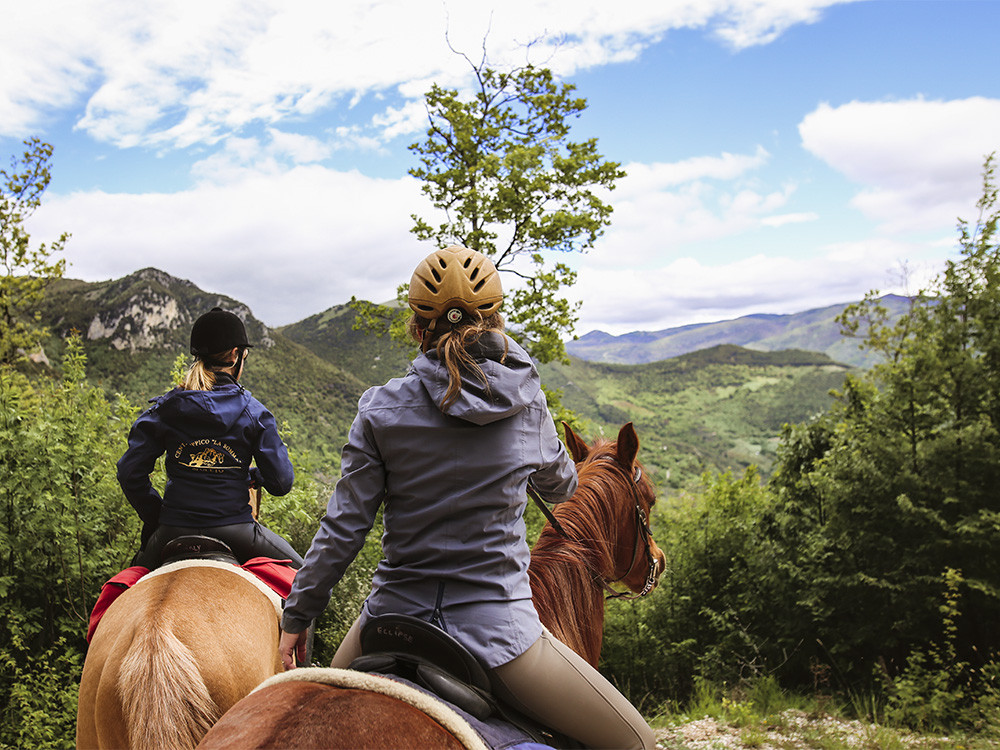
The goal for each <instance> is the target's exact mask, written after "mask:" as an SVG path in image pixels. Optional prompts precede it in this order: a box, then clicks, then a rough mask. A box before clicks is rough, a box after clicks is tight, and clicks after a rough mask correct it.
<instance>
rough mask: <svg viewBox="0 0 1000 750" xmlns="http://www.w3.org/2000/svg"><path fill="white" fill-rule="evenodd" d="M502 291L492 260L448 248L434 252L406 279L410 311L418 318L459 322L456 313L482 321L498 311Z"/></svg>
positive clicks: (474, 252) (459, 318)
mask: <svg viewBox="0 0 1000 750" xmlns="http://www.w3.org/2000/svg"><path fill="white" fill-rule="evenodd" d="M502 302H503V288H502V286H501V284H500V274H499V272H497V267H496V266H495V265H493V261H491V260H490V259H489V258H487V257H486V256H485V255H483V254H482V253H480V252H477V251H476V250H470V249H469V248H467V247H460V246H458V245H452V246H451V247H446V248H445V249H444V250H435V251H434V252H433V253H431V254H430V255H428V256H427V257H426V258H424V259H423V260H422V261H420V265H418V266H417V269H416V270H415V271H414V272H413V276H412V277H411V278H410V308H411V309H412V310H413V312H415V313H416V314H417V315H419V316H420V317H421V318H427V319H428V320H437V319H438V318H440V317H441V316H442V315H447V316H448V318H447V319H448V321H449V322H450V323H452V324H456V323H459V322H460V321H461V319H462V315H461V312H459V311H460V310H464V311H465V312H466V313H468V314H469V315H471V316H472V317H474V318H486V317H488V316H490V315H492V314H493V313H495V312H496V311H497V310H499V309H500V304H501V303H502Z"/></svg>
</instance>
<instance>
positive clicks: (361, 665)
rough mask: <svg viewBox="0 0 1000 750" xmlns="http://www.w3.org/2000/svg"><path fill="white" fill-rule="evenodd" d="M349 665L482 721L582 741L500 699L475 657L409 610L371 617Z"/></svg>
mask: <svg viewBox="0 0 1000 750" xmlns="http://www.w3.org/2000/svg"><path fill="white" fill-rule="evenodd" d="M361 653H362V655H361V656H359V657H358V658H357V659H355V660H354V661H352V662H351V664H350V669H353V670H356V671H360V672H370V673H374V674H382V675H393V676H396V677H401V678H403V679H404V680H408V681H409V682H411V683H413V684H415V685H417V686H419V687H421V688H423V689H424V690H427V691H429V692H430V693H432V694H434V695H436V696H437V697H438V698H441V699H442V700H444V701H447V702H448V703H451V704H452V705H454V706H457V707H458V708H459V709H461V710H462V711H464V712H466V713H467V714H469V715H470V716H472V717H474V718H475V719H478V720H480V721H482V722H488V721H496V720H499V721H504V722H508V723H509V724H511V725H513V726H515V727H517V729H519V730H520V731H522V732H523V733H524V734H526V735H527V736H529V737H531V738H532V740H533V741H535V742H537V743H541V744H543V745H547V746H550V747H563V748H571V747H580V745H579V744H577V743H575V742H573V741H572V740H570V739H569V738H567V737H564V736H562V735H558V734H555V733H553V732H552V731H550V730H549V729H547V728H546V727H543V726H541V725H540V724H538V723H537V722H535V721H533V720H531V719H529V718H528V717H527V716H524V715H523V714H521V713H518V712H516V711H514V710H513V709H512V708H510V707H509V706H507V705H505V704H503V703H502V702H501V701H499V700H498V699H497V698H496V697H495V696H494V695H493V693H492V691H491V688H490V678H489V676H488V674H487V671H486V669H485V668H484V667H483V665H482V664H481V663H480V662H479V660H478V659H477V658H476V657H475V656H474V655H473V654H472V653H470V652H469V650H468V649H466V648H465V646H463V645H462V644H461V643H459V642H458V641H457V640H455V638H454V637H452V636H451V635H449V634H448V633H446V632H445V631H444V630H442V629H441V628H438V627H437V626H435V625H432V624H430V623H428V622H425V621H424V620H421V619H420V618H417V617H412V616H410V615H403V614H388V615H381V616H379V617H373V618H371V619H370V620H369V621H368V622H367V623H366V624H365V626H364V628H362V630H361Z"/></svg>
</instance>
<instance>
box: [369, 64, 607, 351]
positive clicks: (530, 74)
mask: <svg viewBox="0 0 1000 750" xmlns="http://www.w3.org/2000/svg"><path fill="white" fill-rule="evenodd" d="M470 65H472V69H473V73H474V77H475V81H474V87H473V88H474V91H473V93H472V95H471V96H470V97H468V98H466V97H463V95H462V94H460V93H459V92H458V91H457V90H455V89H448V88H444V87H442V86H439V85H437V84H434V85H433V86H432V87H431V90H430V91H429V92H428V93H427V95H426V106H427V117H428V128H427V137H426V139H425V140H423V141H420V142H417V143H414V144H412V145H411V146H410V150H411V151H412V152H413V153H415V154H416V155H417V156H418V158H419V162H420V163H419V166H416V167H414V168H412V169H411V170H410V174H411V175H413V176H414V177H416V178H417V179H419V180H421V181H422V182H423V186H422V190H423V193H424V194H425V195H426V196H427V197H428V198H429V199H430V201H431V204H432V205H433V206H434V208H435V209H437V210H438V212H439V213H437V214H436V215H435V216H434V218H432V219H425V218H421V217H419V216H417V215H413V217H412V218H413V221H414V225H413V228H412V230H411V231H412V232H413V233H414V234H415V235H416V236H417V237H418V238H419V239H421V240H428V241H430V242H433V243H435V244H436V245H438V246H439V247H445V246H447V245H453V244H457V245H463V246H465V247H468V248H471V249H473V250H478V251H479V252H481V253H483V254H484V255H486V256H488V257H490V258H491V259H492V260H493V262H494V263H495V264H496V266H497V268H498V269H499V270H500V271H503V272H506V273H507V274H509V275H510V276H511V277H513V278H514V279H515V280H514V281H513V283H509V282H508V283H505V284H504V287H505V301H504V308H503V312H504V316H505V318H506V320H507V323H508V325H509V327H510V332H511V334H512V335H513V336H514V337H515V338H517V339H518V340H519V341H520V342H521V343H522V344H523V345H524V346H525V347H526V349H527V350H528V351H529V352H530V353H531V355H532V356H533V357H535V358H536V359H538V360H539V361H542V362H549V361H552V360H565V359H566V351H565V347H564V345H563V343H562V338H563V337H564V336H566V335H568V334H572V332H573V328H574V326H575V324H576V320H577V318H576V312H577V309H578V305H576V304H573V303H571V302H570V301H569V300H567V299H566V298H565V296H563V294H562V292H563V290H564V289H565V288H566V287H568V286H571V285H572V284H573V283H574V282H575V280H576V273H575V272H574V271H573V270H572V269H571V268H570V267H569V266H568V265H567V264H566V263H564V262H561V261H560V260H558V258H559V257H560V256H561V255H564V254H566V253H570V252H585V251H586V250H587V249H589V248H590V247H592V246H593V244H594V242H595V241H596V240H597V238H598V237H600V236H601V234H602V233H603V231H604V228H605V227H606V226H607V225H608V223H609V222H610V217H611V212H612V207H611V205H610V204H609V203H608V202H607V201H606V198H605V197H604V195H603V193H604V192H605V191H610V190H613V189H614V187H615V182H616V181H617V180H618V179H619V178H620V177H622V176H624V174H625V173H624V172H623V171H622V170H621V169H620V165H619V164H618V163H616V162H612V161H607V160H605V159H604V158H603V157H602V156H601V154H600V153H599V152H598V150H597V140H596V139H594V138H591V139H587V140H582V141H574V140H571V139H570V120H571V119H572V118H575V117H578V116H579V115H580V113H581V112H582V111H583V110H584V109H586V107H587V101H586V99H583V98H581V97H576V96H574V95H573V92H574V90H575V86H573V85H572V84H569V83H565V82H557V81H556V80H555V77H554V76H553V74H552V71H550V70H548V69H546V68H537V67H534V66H532V65H527V66H525V67H521V68H516V69H514V70H510V71H499V70H496V69H494V68H491V67H489V66H488V65H487V63H486V61H485V60H483V61H481V62H480V63H479V64H478V65H477V64H473V63H471V62H470ZM405 290H406V287H405V285H403V286H401V287H400V289H399V299H400V302H401V303H402V304H401V306H402V309H403V310H405V309H406V304H405V299H406V297H405ZM355 304H356V306H357V303H355ZM366 312H367V313H368V315H369V316H371V315H372V313H373V312H374V311H373V310H372V308H371V307H368V308H367V310H366ZM396 317H397V318H402V317H405V316H404V315H399V316H396ZM369 319H370V318H369ZM383 324H384V323H383ZM394 330H395V331H396V334H397V336H398V335H399V333H401V332H402V331H403V326H402V325H401V324H400V323H399V321H398V320H397V321H396V323H395V327H394Z"/></svg>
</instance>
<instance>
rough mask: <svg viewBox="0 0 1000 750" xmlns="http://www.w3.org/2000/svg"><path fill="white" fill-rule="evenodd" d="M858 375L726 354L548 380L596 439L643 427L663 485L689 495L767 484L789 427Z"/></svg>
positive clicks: (745, 353) (792, 357) (818, 362)
mask: <svg viewBox="0 0 1000 750" xmlns="http://www.w3.org/2000/svg"><path fill="white" fill-rule="evenodd" d="M848 370H849V368H847V367H846V366H844V365H840V364H837V363H835V362H833V361H832V360H831V359H830V358H829V357H827V356H826V355H824V354H817V353H815V352H802V351H795V350H788V351H779V352H758V351H751V350H749V349H742V348H740V347H738V346H732V345H724V346H717V347H713V348H711V349H705V350H702V351H698V352H693V353H691V354H686V355H683V356H680V357H675V358H673V359H668V360H664V361H662V362H653V363H650V364H646V365H610V364H599V363H595V362H584V361H583V360H579V359H574V360H573V361H572V363H571V364H570V365H569V366H563V365H545V366H543V367H542V377H543V379H544V380H545V382H546V383H547V384H548V385H549V386H550V387H554V388H558V389H560V390H561V391H562V394H563V402H564V404H565V405H566V406H567V407H569V408H570V409H572V410H573V411H575V412H576V413H578V414H579V415H581V417H583V418H584V419H585V420H588V421H589V422H591V424H592V425H593V428H594V429H593V431H594V432H598V431H603V432H604V433H606V434H608V435H609V436H613V435H614V434H616V431H617V429H618V426H619V425H621V423H623V422H626V421H630V420H631V421H633V422H635V425H636V429H637V431H638V433H639V438H640V440H641V441H642V451H641V458H642V460H643V461H644V462H645V463H646V465H647V467H648V468H650V469H654V468H655V474H652V475H653V476H654V477H655V479H656V481H657V483H658V484H659V485H660V486H662V487H665V488H679V487H684V486H687V485H689V484H690V483H691V482H692V481H693V480H694V479H696V478H697V477H698V476H699V475H700V474H701V473H702V472H704V471H707V470H711V471H725V470H727V469H730V468H732V469H734V470H741V469H742V468H743V467H745V466H748V465H750V464H756V465H757V466H759V467H760V468H761V470H762V473H763V474H765V475H766V474H767V473H768V472H769V470H770V468H771V464H772V462H773V459H774V451H775V448H776V447H777V443H778V435H779V433H780V431H781V426H782V425H783V424H784V423H786V422H792V423H797V422H801V421H804V420H807V419H809V418H810V417H812V416H813V415H815V414H818V413H820V412H823V411H825V410H826V409H827V408H828V406H829V404H830V401H831V397H830V391H831V389H835V388H839V387H840V386H841V385H842V383H843V381H844V376H845V374H846V373H847V371H848ZM651 473H652V472H651Z"/></svg>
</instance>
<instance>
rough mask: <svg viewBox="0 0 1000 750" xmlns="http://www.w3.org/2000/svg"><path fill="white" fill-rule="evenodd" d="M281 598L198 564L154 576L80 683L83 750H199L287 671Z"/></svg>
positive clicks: (105, 622) (120, 607) (225, 568)
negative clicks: (232, 713)
mask: <svg viewBox="0 0 1000 750" xmlns="http://www.w3.org/2000/svg"><path fill="white" fill-rule="evenodd" d="M280 606H281V600H280V598H278V596H277V595H276V594H274V593H273V592H271V591H270V589H268V588H267V587H266V586H265V585H264V584H263V583H261V582H260V581H258V580H257V579H256V578H255V577H254V576H253V575H252V574H250V573H247V572H246V571H244V570H242V569H240V568H238V567H236V566H235V565H230V564H228V563H223V562H214V561H208V560H197V561H195V560H191V561H186V562H180V563H174V564H171V565H167V566H165V567H163V568H159V569H158V570H156V571H154V572H152V573H149V574H147V575H146V576H144V577H143V578H141V579H140V580H139V581H138V582H137V583H136V584H135V585H133V586H132V588H130V589H129V590H128V591H126V592H124V593H123V594H122V595H121V596H119V597H118V598H117V599H116V600H115V601H114V603H113V604H112V605H111V606H110V607H109V608H108V611H107V612H105V613H104V616H103V617H102V619H101V623H100V625H99V626H98V628H97V630H96V632H95V633H94V638H93V640H92V641H91V643H90V648H89V649H88V651H87V658H86V661H85V662H84V666H83V676H82V677H81V680H80V702H79V710H78V714H77V734H76V742H77V747H78V748H143V749H144V750H151V749H153V748H163V749H164V750H167V749H168V748H169V749H170V750H178V749H179V748H193V747H194V746H195V745H196V744H197V743H198V741H199V740H200V739H201V738H202V736H203V735H204V734H205V732H206V731H208V729H209V727H211V726H212V724H214V723H215V722H216V721H217V720H218V718H219V717H220V716H222V714H224V713H225V712H226V711H227V710H228V709H229V708H230V707H231V706H232V705H233V704H234V703H236V702H237V701H238V700H240V698H242V697H244V696H245V695H247V694H248V693H249V692H250V691H251V690H252V689H253V688H255V687H256V686H257V685H259V684H260V682H261V681H262V680H264V679H266V678H267V677H270V676H271V675H273V674H275V673H276V672H278V671H280V670H281V659H280V657H279V655H278V635H279V629H278V615H279V613H280Z"/></svg>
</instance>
